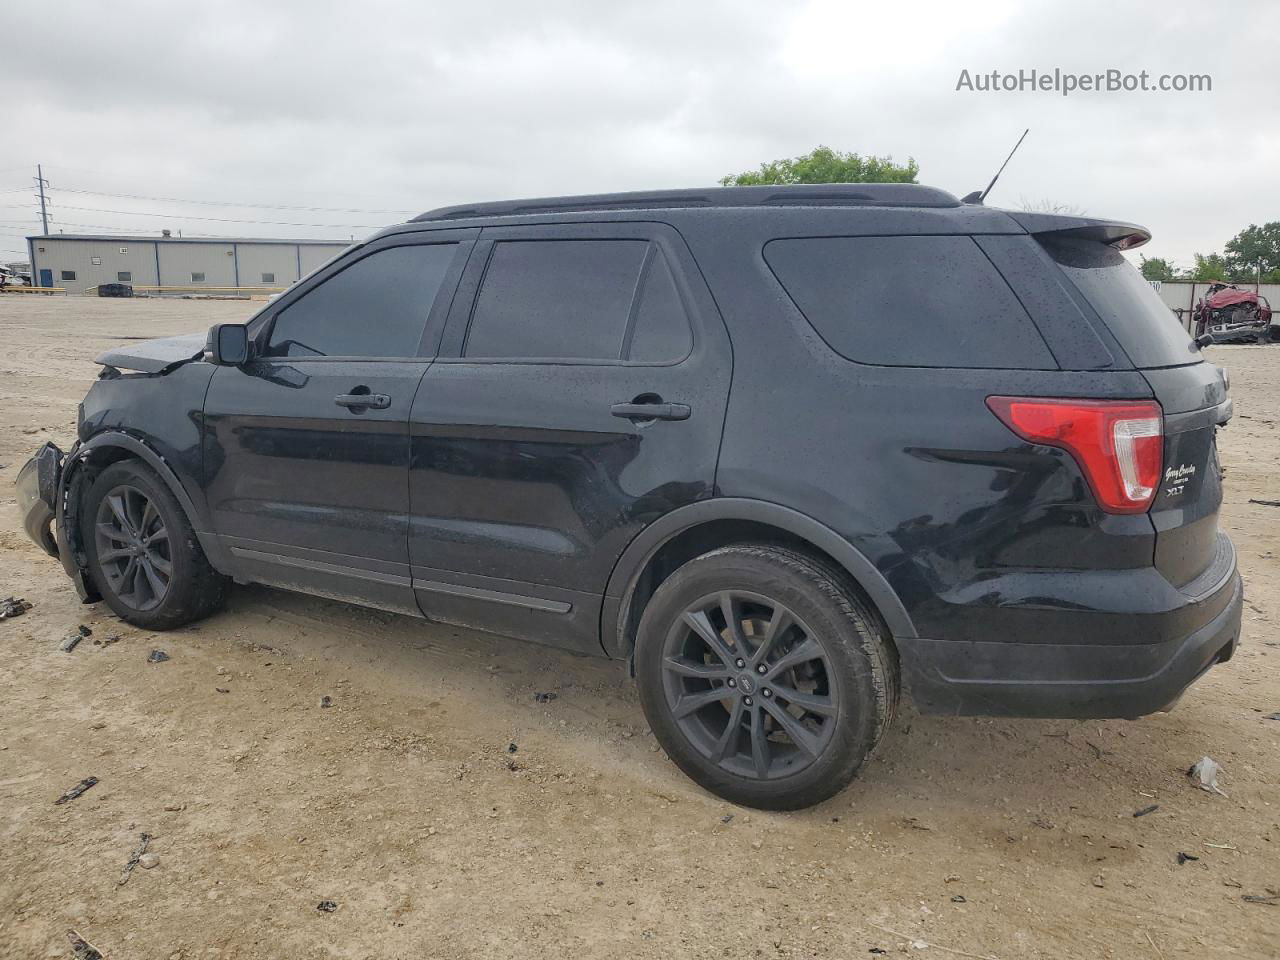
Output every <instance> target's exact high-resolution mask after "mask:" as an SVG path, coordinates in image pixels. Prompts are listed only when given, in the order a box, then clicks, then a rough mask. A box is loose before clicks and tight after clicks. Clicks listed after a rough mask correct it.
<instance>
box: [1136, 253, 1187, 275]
mask: <svg viewBox="0 0 1280 960" xmlns="http://www.w3.org/2000/svg"><path fill="white" fill-rule="evenodd" d="M1139 257H1140V258H1141V260H1142V266H1141V268H1140V269H1141V270H1142V275H1143V277H1145V278H1146V279H1148V280H1173V279H1174V278H1175V277H1177V275H1178V271H1177V270H1176V269H1175V268H1174V266H1173V261H1172V260H1169V259H1167V258H1165V257H1150V258H1148V257H1144V256H1142V255H1141V254H1139Z"/></svg>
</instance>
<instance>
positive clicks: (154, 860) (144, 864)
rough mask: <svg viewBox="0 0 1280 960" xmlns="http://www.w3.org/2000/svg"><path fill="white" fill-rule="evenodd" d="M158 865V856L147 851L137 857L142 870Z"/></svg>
mask: <svg viewBox="0 0 1280 960" xmlns="http://www.w3.org/2000/svg"><path fill="white" fill-rule="evenodd" d="M159 865H160V857H159V856H157V855H156V854H154V853H151V852H150V851H148V852H147V853H144V854H143V855H142V856H140V857H139V858H138V866H140V867H141V868H142V869H143V870H150V869H151V868H152V867H158V866H159Z"/></svg>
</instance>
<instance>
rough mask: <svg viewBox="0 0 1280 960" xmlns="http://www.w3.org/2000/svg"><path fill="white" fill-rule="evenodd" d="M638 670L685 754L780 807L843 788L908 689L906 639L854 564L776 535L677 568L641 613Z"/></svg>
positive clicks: (656, 718)
mask: <svg viewBox="0 0 1280 960" xmlns="http://www.w3.org/2000/svg"><path fill="white" fill-rule="evenodd" d="M636 676H637V679H638V682H639V686H640V699H641V703H642V705H643V707H644V711H645V715H646V717H647V718H648V720H649V725H650V726H651V727H652V729H653V732H654V736H655V737H657V739H658V742H659V743H660V744H661V745H662V747H663V748H664V749H665V750H666V751H667V754H668V755H669V756H670V757H671V759H672V760H673V761H675V763H676V765H677V766H679V767H680V769H681V770H683V771H684V772H685V773H686V774H688V775H689V777H691V778H692V779H693V780H694V781H696V782H697V783H699V784H701V785H702V786H703V787H705V788H706V789H708V790H710V791H711V792H712V793H715V794H717V795H718V796H721V797H724V798H725V799H726V800H730V801H733V802H734V803H740V804H743V805H745V806H750V807H759V808H762V809H769V810H793V809H798V808H800V807H806V806H810V805H812V804H815V803H818V802H820V801H822V800H825V799H827V798H828V797H830V796H832V795H833V794H835V793H837V792H838V791H840V790H841V789H843V788H844V787H845V786H846V785H847V784H848V783H849V781H850V780H852V779H853V777H854V775H855V774H856V773H857V772H858V769H859V768H860V767H861V766H862V764H863V762H864V761H865V760H866V759H867V757H868V756H869V755H870V754H871V752H872V750H873V749H874V748H875V746H876V744H877V743H879V741H880V738H881V737H882V736H883V735H884V732H885V730H886V729H887V728H888V726H889V723H890V721H891V720H892V716H893V712H894V709H895V707H896V704H897V699H898V669H897V661H896V658H895V655H894V651H893V650H892V648H891V647H890V645H889V641H888V638H887V636H886V634H885V631H884V629H883V628H882V627H881V626H880V625H879V623H878V620H877V618H876V617H875V616H874V615H873V614H872V613H871V612H870V611H869V610H868V609H867V608H866V607H865V606H864V605H863V604H862V602H861V601H860V600H859V598H858V597H857V596H856V595H855V593H854V591H853V589H852V588H851V586H850V585H849V584H848V583H847V581H846V580H845V578H844V577H843V576H842V575H841V574H840V573H839V572H838V571H836V570H834V569H832V568H830V567H829V566H828V565H826V564H824V563H822V562H820V561H818V560H816V559H814V558H812V557H809V556H807V555H804V554H801V553H798V552H795V551H792V550H788V549H785V548H782V547H776V546H772V545H763V544H762V545H749V544H748V545H735V546H729V547H723V548H721V549H719V550H713V551H711V552H710V553H707V554H703V555H702V556H700V557H698V558H696V559H694V560H691V561H689V562H688V563H686V564H685V565H684V566H682V567H681V568H680V569H678V570H677V571H675V573H673V574H671V576H670V577H668V578H667V579H666V580H665V581H663V583H662V584H661V586H659V588H658V590H657V591H656V592H655V594H654V595H653V598H652V599H651V600H650V601H649V604H648V606H647V607H646V608H645V611H644V614H643V616H642V617H641V621H640V629H639V636H638V639H637V647H636Z"/></svg>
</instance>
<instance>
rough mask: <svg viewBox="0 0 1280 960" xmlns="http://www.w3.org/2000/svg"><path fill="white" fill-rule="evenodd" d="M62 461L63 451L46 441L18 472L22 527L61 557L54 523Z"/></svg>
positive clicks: (28, 534) (41, 545)
mask: <svg viewBox="0 0 1280 960" xmlns="http://www.w3.org/2000/svg"><path fill="white" fill-rule="evenodd" d="M62 460H63V457H62V451H61V450H59V449H58V448H57V447H56V446H55V445H54V444H52V443H46V444H45V445H44V446H42V447H41V448H40V449H39V450H37V451H36V455H35V456H34V457H32V458H31V459H30V460H28V461H27V462H26V465H25V466H24V467H23V468H22V469H21V470H19V471H18V480H17V483H16V484H15V486H16V487H17V489H18V512H19V514H20V515H21V518H22V529H24V530H25V531H27V536H29V537H30V538H31V539H32V540H34V541H35V542H36V544H37V546H39V547H41V548H42V549H43V550H44V552H45V553H47V554H49V556H51V557H57V556H58V539H57V535H56V534H55V533H54V530H53V523H54V518H55V517H56V516H57V513H58V492H59V482H60V481H61V479H62Z"/></svg>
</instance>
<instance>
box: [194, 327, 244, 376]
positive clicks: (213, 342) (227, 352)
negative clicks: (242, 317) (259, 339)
mask: <svg viewBox="0 0 1280 960" xmlns="http://www.w3.org/2000/svg"><path fill="white" fill-rule="evenodd" d="M204 358H205V359H206V360H208V361H209V362H210V363H216V364H217V365H218V366H220V367H238V366H240V365H241V364H242V363H245V362H246V361H247V360H248V359H249V328H248V327H246V326H245V325H244V324H243V323H215V324H214V325H213V326H212V327H210V328H209V339H208V340H207V341H206V342H205V345H204Z"/></svg>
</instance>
